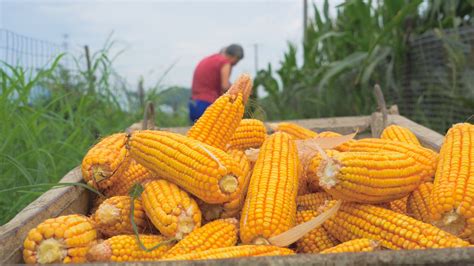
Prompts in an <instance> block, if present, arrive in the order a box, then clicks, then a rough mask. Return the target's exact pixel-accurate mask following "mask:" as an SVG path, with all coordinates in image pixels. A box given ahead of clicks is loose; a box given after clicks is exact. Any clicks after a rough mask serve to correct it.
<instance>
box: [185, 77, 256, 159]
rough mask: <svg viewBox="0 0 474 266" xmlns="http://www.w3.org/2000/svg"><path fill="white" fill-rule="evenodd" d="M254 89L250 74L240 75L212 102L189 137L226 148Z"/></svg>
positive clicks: (222, 148)
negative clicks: (225, 91)
mask: <svg viewBox="0 0 474 266" xmlns="http://www.w3.org/2000/svg"><path fill="white" fill-rule="evenodd" d="M251 90H252V79H251V78H250V76H249V75H247V74H244V75H240V76H239V77H238V79H237V81H236V82H235V83H234V84H233V85H232V87H231V88H230V89H229V90H228V91H227V93H225V94H224V95H222V96H221V97H219V98H218V99H217V100H216V101H215V102H214V103H213V104H211V105H210V106H209V107H208V108H207V109H206V111H205V112H204V114H203V115H202V116H201V117H200V118H199V119H198V120H197V121H196V123H194V125H193V126H192V127H191V129H189V131H188V137H190V138H192V139H195V140H199V141H201V142H202V143H205V144H208V145H210V146H213V147H216V148H218V149H221V150H224V149H225V148H226V147H227V145H228V144H229V142H230V140H231V138H232V136H233V135H234V132H235V130H236V129H237V127H238V126H239V123H240V121H241V120H242V117H243V115H244V109H245V103H246V102H247V100H248V97H249V95H250V92H251Z"/></svg>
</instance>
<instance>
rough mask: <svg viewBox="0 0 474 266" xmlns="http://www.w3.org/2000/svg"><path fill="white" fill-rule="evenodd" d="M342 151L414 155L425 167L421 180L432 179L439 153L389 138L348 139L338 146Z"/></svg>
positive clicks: (418, 162)
mask: <svg viewBox="0 0 474 266" xmlns="http://www.w3.org/2000/svg"><path fill="white" fill-rule="evenodd" d="M336 149H337V150H338V151H341V152H347V151H351V152H399V153H403V154H406V155H408V156H410V157H412V158H413V159H414V160H415V161H416V162H417V164H419V165H420V166H421V167H423V172H422V173H421V180H423V181H430V180H432V179H433V176H434V174H435V170H436V165H437V163H438V154H437V153H436V152H435V151H432V150H430V149H427V148H423V147H420V146H417V145H413V144H408V143H403V142H399V141H395V140H388V139H375V138H366V139H360V140H352V141H348V142H346V143H344V144H342V145H339V146H338V147H337V148H336Z"/></svg>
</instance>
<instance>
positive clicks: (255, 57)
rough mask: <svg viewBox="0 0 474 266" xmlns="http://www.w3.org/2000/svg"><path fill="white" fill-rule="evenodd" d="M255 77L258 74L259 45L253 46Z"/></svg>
mask: <svg viewBox="0 0 474 266" xmlns="http://www.w3.org/2000/svg"><path fill="white" fill-rule="evenodd" d="M253 51H254V64H255V75H257V73H258V43H254V44H253Z"/></svg>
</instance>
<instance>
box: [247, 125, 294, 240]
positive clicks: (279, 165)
mask: <svg viewBox="0 0 474 266" xmlns="http://www.w3.org/2000/svg"><path fill="white" fill-rule="evenodd" d="M297 193H298V155H297V151H296V145H295V143H294V142H293V141H292V140H291V137H290V136H289V135H288V134H286V133H281V132H277V133H274V134H273V135H271V136H269V137H268V138H267V139H266V140H265V142H264V143H263V145H262V147H261V148H260V152H259V155H258V159H257V161H256V162H255V166H254V170H253V173H252V177H251V178H250V185H249V188H248V192H247V198H246V200H245V204H244V207H243V209H242V215H241V217H240V238H241V240H242V242H243V243H254V244H260V243H267V244H268V238H270V237H272V236H275V235H278V234H280V233H283V232H285V231H287V230H288V229H290V228H292V227H293V226H294V225H295V214H296V195H297Z"/></svg>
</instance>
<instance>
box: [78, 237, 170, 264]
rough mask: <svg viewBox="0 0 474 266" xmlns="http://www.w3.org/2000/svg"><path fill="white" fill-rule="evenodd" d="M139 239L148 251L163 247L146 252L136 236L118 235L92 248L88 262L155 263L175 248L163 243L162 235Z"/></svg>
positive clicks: (88, 255)
mask: <svg viewBox="0 0 474 266" xmlns="http://www.w3.org/2000/svg"><path fill="white" fill-rule="evenodd" d="M139 237H140V241H141V242H142V243H143V245H144V246H145V248H147V249H151V248H153V247H155V246H156V245H159V244H163V245H160V246H159V247H157V248H156V249H153V250H151V251H146V250H143V249H142V248H141V247H140V245H139V244H138V240H137V236H136V235H118V236H113V237H111V238H109V239H107V240H105V241H104V242H102V243H99V244H96V245H94V246H92V247H91V248H90V250H89V252H88V253H87V260H88V261H89V262H126V261H129V262H133V261H154V260H158V259H160V258H161V257H162V256H163V255H164V254H166V252H167V251H168V250H170V249H171V247H172V246H173V245H172V244H169V243H165V242H163V241H166V238H164V237H163V236H160V235H139Z"/></svg>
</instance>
